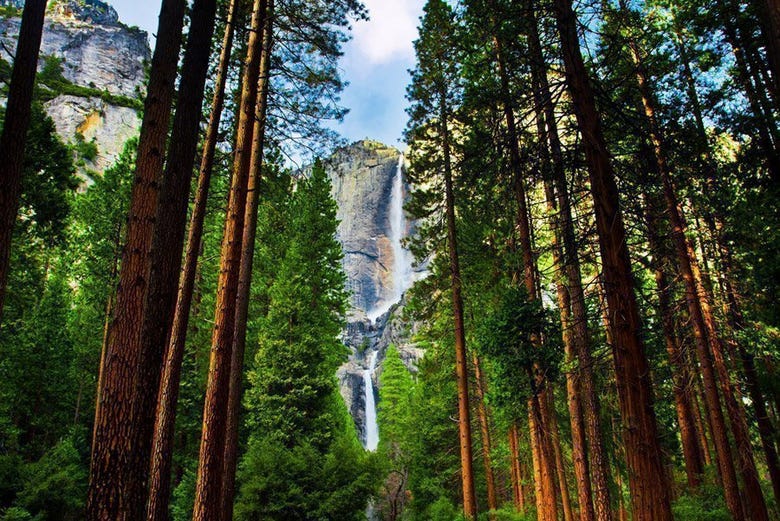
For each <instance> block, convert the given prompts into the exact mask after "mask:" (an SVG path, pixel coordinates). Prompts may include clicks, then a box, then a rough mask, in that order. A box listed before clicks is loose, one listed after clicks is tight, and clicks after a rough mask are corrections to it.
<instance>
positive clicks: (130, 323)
mask: <svg viewBox="0 0 780 521" xmlns="http://www.w3.org/2000/svg"><path fill="white" fill-rule="evenodd" d="M185 5H186V2H184V1H182V0H164V1H163V3H162V7H161V10H160V22H159V27H158V31H157V35H158V39H157V45H156V46H155V51H154V57H153V58H152V67H151V72H150V76H149V86H148V90H147V96H146V101H145V103H144V117H143V121H142V123H141V132H140V137H139V141H138V153H137V159H136V170H135V178H134V179H135V181H134V185H133V190H132V195H131V202H130V212H129V219H128V227H127V238H126V241H125V246H124V251H123V254H122V263H121V269H120V272H119V286H118V288H117V296H116V305H115V306H114V318H113V322H112V325H111V328H110V331H109V338H108V348H107V350H106V357H105V363H104V366H103V381H102V389H101V392H100V407H98V408H97V412H98V413H99V415H98V416H96V418H95V431H94V438H93V440H92V444H93V450H92V460H91V465H90V484H89V489H88V496H87V519H89V520H91V521H92V520H94V521H98V520H100V521H102V520H105V519H111V520H112V521H122V520H125V519H140V518H141V517H142V515H143V509H144V507H145V505H146V501H145V492H146V491H145V486H146V476H147V475H148V472H149V466H148V464H146V465H142V464H143V461H142V460H141V459H140V458H137V457H136V456H137V455H136V454H135V452H136V451H139V450H143V448H141V447H137V446H135V443H136V442H137V441H138V440H139V434H140V432H141V430H142V428H143V425H142V422H141V421H139V419H138V417H137V415H138V413H139V412H140V411H139V410H138V405H139V403H138V396H137V391H138V386H139V378H138V377H139V375H140V374H145V371H143V369H142V368H141V366H140V364H141V362H142V360H143V356H142V351H143V348H142V340H141V327H140V325H141V324H143V320H144V312H145V307H146V306H145V305H146V296H147V292H148V289H149V288H148V285H149V270H150V267H151V264H150V263H151V257H150V250H151V247H152V238H153V236H154V228H155V216H156V213H157V205H158V191H159V186H160V180H161V179H160V177H161V175H162V171H163V160H164V158H165V148H166V139H167V137H168V124H169V122H170V117H171V105H172V102H173V94H174V82H175V80H176V72H177V64H178V60H179V49H180V47H181V33H182V24H183V21H184V10H185ZM147 461H148V460H147Z"/></svg>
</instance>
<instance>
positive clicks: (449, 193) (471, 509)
mask: <svg viewBox="0 0 780 521" xmlns="http://www.w3.org/2000/svg"><path fill="white" fill-rule="evenodd" d="M439 95H440V101H439V103H440V107H439V111H440V114H439V117H440V123H439V126H440V131H441V138H442V153H443V154H444V190H445V197H444V199H445V202H444V204H445V212H446V220H447V239H448V242H447V249H448V253H449V260H450V280H451V284H452V315H453V321H454V323H455V374H456V379H457V384H458V438H459V440H460V466H461V485H462V490H463V513H464V515H465V516H466V519H469V520H474V519H476V518H477V499H476V495H475V492H474V469H473V464H472V458H473V456H472V447H471V414H470V411H469V376H468V358H467V355H466V332H465V329H464V327H463V296H462V287H461V278H460V259H459V258H458V240H457V230H456V226H455V195H454V190H453V184H452V160H451V158H450V131H449V128H448V126H447V125H448V122H449V110H448V108H447V103H446V101H445V100H446V99H447V96H446V92H442V93H440V94H439Z"/></svg>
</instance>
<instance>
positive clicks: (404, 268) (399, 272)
mask: <svg viewBox="0 0 780 521" xmlns="http://www.w3.org/2000/svg"><path fill="white" fill-rule="evenodd" d="M403 168H404V156H403V154H401V155H400V156H398V165H397V166H396V168H395V176H394V177H393V192H392V195H391V196H390V236H389V237H388V238H389V239H390V244H392V246H393V301H394V303H395V302H398V301H399V300H401V297H402V296H403V294H404V292H405V291H406V290H407V289H409V287H410V286H411V285H412V282H414V280H413V275H414V272H413V271H412V264H413V263H414V257H413V256H412V252H410V251H409V250H407V249H406V248H404V247H403V243H402V240H403V238H404V236H405V235H406V216H405V215H404V179H403Z"/></svg>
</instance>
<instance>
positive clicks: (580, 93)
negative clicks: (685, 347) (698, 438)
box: [555, 0, 672, 521]
mask: <svg viewBox="0 0 780 521" xmlns="http://www.w3.org/2000/svg"><path fill="white" fill-rule="evenodd" d="M555 7H556V15H557V23H558V31H559V32H560V37H561V43H562V51H563V56H564V64H565V67H566V78H567V82H568V87H569V92H570V94H571V96H572V100H573V102H574V110H575V115H576V117H577V122H578V124H579V127H580V130H581V132H582V136H583V145H584V149H585V155H586V159H587V163H588V169H589V173H590V185H591V193H592V196H593V203H594V208H595V213H596V227H597V230H598V235H599V245H600V249H601V260H602V268H603V273H604V282H605V287H606V297H607V303H608V310H609V316H610V321H609V326H610V329H611V334H612V340H613V349H612V354H613V359H614V363H615V375H616V384H617V390H618V398H619V401H620V409H621V416H622V419H623V432H624V440H625V446H626V463H627V466H628V471H629V486H630V489H631V502H632V507H633V508H632V510H633V512H634V517H635V519H636V520H637V521H646V520H647V521H649V520H653V521H667V520H671V518H672V514H671V504H670V494H669V492H670V485H669V483H668V480H667V476H666V472H665V470H664V467H663V463H662V458H661V449H660V446H659V442H658V426H657V423H656V419H655V412H654V411H653V393H652V383H651V381H650V367H649V365H648V362H647V357H646V355H645V348H644V344H643V342H642V340H641V337H640V319H639V309H638V305H637V302H636V296H635V295H634V289H633V276H632V274H631V261H630V258H629V254H628V247H627V245H626V232H625V226H624V225H623V218H622V212H621V210H620V206H619V200H618V192H617V187H616V185H615V175H614V171H613V169H612V165H611V164H610V158H609V152H608V150H607V146H606V142H605V141H604V134H603V131H602V129H601V122H600V118H599V114H598V111H597V109H596V104H595V99H594V96H593V92H592V89H591V86H590V80H589V78H588V74H587V71H586V69H585V64H584V62H583V59H582V54H581V52H580V48H579V39H578V37H577V25H576V15H575V14H574V10H573V9H572V5H571V0H555Z"/></svg>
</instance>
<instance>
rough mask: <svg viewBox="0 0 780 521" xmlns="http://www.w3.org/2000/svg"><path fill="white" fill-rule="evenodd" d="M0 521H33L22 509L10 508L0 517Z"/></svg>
mask: <svg viewBox="0 0 780 521" xmlns="http://www.w3.org/2000/svg"><path fill="white" fill-rule="evenodd" d="M0 521H33V517H32V515H31V514H30V513H29V512H28V511H26V510H25V509H23V508H19V507H11V508H9V509H8V510H6V511H5V512H3V514H2V515H0Z"/></svg>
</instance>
